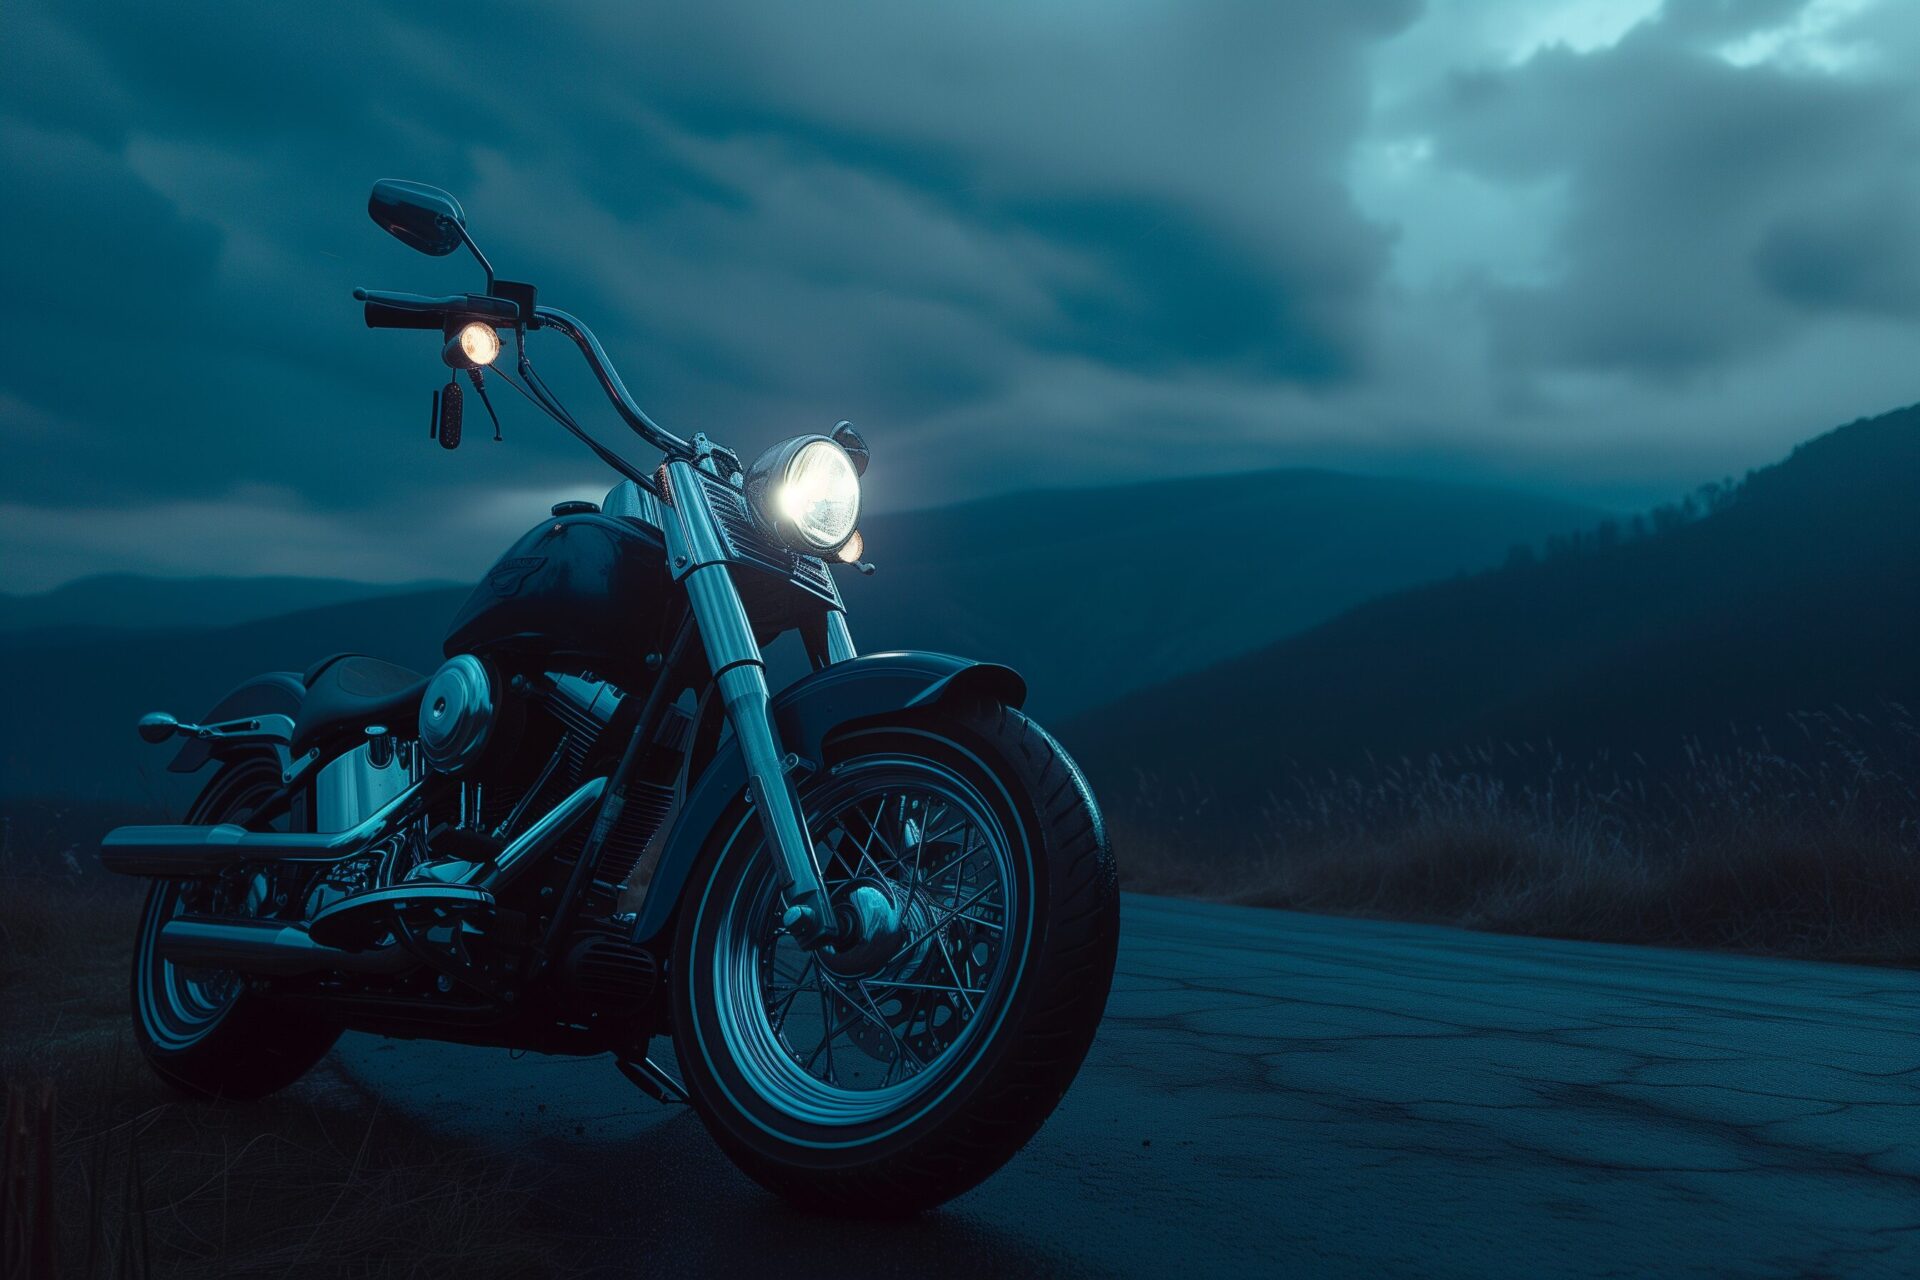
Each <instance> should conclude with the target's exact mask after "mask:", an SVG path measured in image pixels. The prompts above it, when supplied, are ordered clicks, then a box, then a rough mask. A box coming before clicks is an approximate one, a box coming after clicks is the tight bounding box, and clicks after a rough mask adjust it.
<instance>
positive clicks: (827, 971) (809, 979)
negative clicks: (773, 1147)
mask: <svg viewBox="0 0 1920 1280" xmlns="http://www.w3.org/2000/svg"><path fill="white" fill-rule="evenodd" d="M888 767H897V768H900V769H903V770H914V769H915V766H914V764H913V763H912V762H902V763H900V764H898V765H890V766H888ZM907 776H908V777H911V778H914V779H915V781H913V782H907V783H901V782H894V781H892V780H891V779H889V780H888V784H883V785H882V786H881V787H875V786H874V785H873V784H872V783H868V784H867V785H866V786H865V789H864V790H855V791H853V792H851V793H847V794H846V799H845V800H844V801H843V802H841V803H839V804H837V805H834V806H831V807H823V808H822V809H821V810H819V811H818V812H817V813H810V814H809V816H808V825H809V826H810V828H811V829H812V830H813V831H814V832H815V833H816V838H817V839H818V840H819V841H820V844H821V846H822V847H821V848H820V850H819V858H820V861H821V863H822V865H821V867H820V873H821V879H822V881H823V882H824V884H825V887H826V888H827V890H828V892H829V894H830V895H832V900H833V901H834V902H835V903H836V904H838V903H840V902H842V901H844V899H845V895H846V894H847V893H848V892H850V891H851V889H852V888H853V887H854V886H856V885H867V884H871V885H873V886H874V887H876V888H878V889H879V890H880V891H881V892H883V893H885V894H887V895H888V896H889V897H891V898H892V899H893V901H894V902H895V903H896V904H898V908H899V910H901V911H902V912H903V913H904V914H905V918H904V919H903V920H901V921H900V922H899V923H898V924H897V925H895V926H894V928H896V929H897V930H898V932H896V933H894V934H893V936H894V937H897V938H899V937H903V938H905V939H906V941H905V945H904V946H901V947H898V948H897V949H894V950H893V954H892V955H891V956H889V957H887V958H886V959H885V960H884V961H881V960H880V957H881V956H886V952H885V951H884V950H882V951H879V952H877V953H874V954H869V955H866V956H862V955H861V954H860V953H859V952H857V951H854V950H848V949H845V948H843V949H841V950H839V951H837V952H836V951H814V952H802V951H800V950H799V949H797V947H796V946H795V943H794V940H793V939H791V937H790V935H789V934H788V933H787V931H786V930H785V929H784V928H782V927H781V926H780V925H779V923H778V920H779V916H780V911H781V907H782V900H781V896H780V893H779V891H778V888H777V886H774V885H772V884H770V883H769V884H768V885H767V887H765V888H763V889H758V890H754V891H752V893H751V894H750V895H749V897H748V898H743V899H741V900H740V901H741V904H742V906H744V905H745V903H746V902H747V901H749V900H750V901H752V902H753V903H756V904H759V905H756V906H753V907H752V908H751V911H752V913H753V914H752V915H751V917H750V918H751V919H753V920H755V921H757V922H758V923H756V924H755V925H753V932H752V937H753V938H754V939H757V941H755V942H754V943H753V945H754V946H755V947H756V948H757V951H758V954H757V955H755V956H754V957H753V960H752V964H751V966H750V967H747V968H745V969H744V975H746V976H747V981H746V984H745V994H746V996H747V999H748V1000H750V1001H751V1004H750V1005H748V1006H747V1008H748V1009H749V1010H750V1011H751V1014H750V1018H749V1022H748V1023H742V1024H739V1025H740V1026H741V1027H742V1030H743V1031H744V1030H746V1029H748V1028H749V1026H757V1027H758V1028H760V1030H759V1031H758V1032H757V1035H758V1036H760V1037H762V1038H763V1039H762V1043H763V1044H766V1050H764V1051H757V1052H766V1051H771V1053H772V1054H773V1055H774V1056H773V1057H772V1058H770V1059H768V1058H763V1059H762V1061H763V1062H765V1063H767V1066H766V1068H765V1069H766V1070H767V1071H769V1072H771V1074H770V1075H768V1076H767V1078H766V1079H765V1081H764V1082H763V1083H764V1085H765V1086H766V1087H768V1088H774V1089H780V1088H787V1089H793V1090H798V1092H797V1093H795V1094H794V1095H793V1096H794V1097H795V1098H796V1100H798V1099H799V1098H802V1097H804V1096H806V1094H807V1090H809V1089H824V1090H827V1091H828V1092H829V1093H830V1094H831V1095H832V1097H833V1099H834V1101H832V1102H831V1103H826V1102H824V1101H823V1102H822V1103H820V1104H819V1105H826V1106H829V1107H831V1108H839V1107H845V1106H848V1105H851V1104H850V1103H849V1102H848V1101H847V1099H849V1098H850V1097H857V1096H860V1095H864V1094H870V1093H872V1092H874V1091H875V1090H886V1091H889V1092H890V1093H896V1092H897V1091H898V1090H900V1089H902V1088H909V1089H910V1088H914V1087H917V1085H918V1077H920V1076H921V1075H922V1074H923V1073H927V1072H929V1071H931V1070H933V1069H934V1068H935V1067H936V1066H937V1064H938V1063H939V1062H940V1061H941V1060H942V1059H943V1058H944V1057H945V1056H946V1055H947V1054H948V1053H949V1052H950V1051H951V1050H952V1049H953V1048H954V1047H955V1046H956V1045H957V1044H958V1043H960V1042H961V1040H962V1039H963V1038H965V1037H966V1036H967V1035H969V1034H970V1031H971V1028H972V1027H973V1025H974V1024H975V1022H976V1021H977V1020H978V1019H979V1018H980V1017H981V1016H982V1014H983V1013H984V1012H985V1011H986V1010H987V1009H988V1008H990V1007H991V1003H992V1001H993V999H994V998H995V997H994V995H993V992H994V991H995V989H996V985H997V984H998V983H999V982H1000V981H1001V980H1002V975H1003V974H1004V971H1005V969H1006V967H1007V966H1006V964H1005V960H1004V956H1003V954H1002V947H1001V944H1000V942H999V941H998V938H999V937H1000V936H1001V935H1002V934H1003V933H1004V931H1005V928H1006V926H1007V924H1008V923H1010V922H1008V921H1007V920H1006V917H1007V915H1008V913H1009V912H1010V911H1011V910H1012V909H1013V907H1014V905H1016V904H1015V903H1014V902H1013V896H1014V882H1013V880H1012V879H1011V866H1010V863H1009V853H1010V851H1009V850H1008V849H1007V847H1006V844H1005V842H1004V840H1002V839H1001V838H1000V837H999V835H998V834H997V833H998V830H999V828H998V826H997V825H996V824H994V823H993V822H992V821H991V820H990V819H988V818H986V817H983V816H982V814H983V812H984V811H983V810H982V808H981V807H980V803H981V802H980V801H979V800H978V797H977V796H974V797H972V798H968V793H966V792H964V791H956V790H953V789H951V788H952V786H953V782H952V780H951V779H948V778H944V777H943V778H941V779H940V780H939V781H938V782H935V783H934V784H932V785H928V784H926V783H921V782H919V781H918V780H917V779H918V774H917V772H909V773H908V774H907ZM728 971H729V970H728V968H727V966H726V964H723V965H722V966H721V969H720V972H721V973H723V974H724V973H726V972H728ZM732 971H733V972H742V970H738V969H736V970H732ZM809 993H811V994H810V995H809ZM816 1006H817V1009H818V1016H819V1027H818V1031H817V1033H816V1031H815V1029H814V1027H813V1016H812V1015H813V1011H814V1009H815V1007H816ZM769 1031H770V1032H771V1043H767V1041H766V1040H765V1039H764V1038H765V1037H767V1035H768V1033H769ZM729 1034H730V1035H732V1034H735V1033H732V1032H730V1033H729ZM816 1034H817V1039H816V1038H815V1036H816ZM780 1063H785V1064H786V1067H785V1070H786V1071H789V1072H792V1073H793V1075H792V1076H791V1077H790V1083H788V1084H781V1083H780V1079H781V1078H782V1070H781V1068H780V1067H779V1066H778V1065H777V1064H780ZM876 1081H877V1082H878V1083H876ZM804 1105H814V1104H811V1103H809V1104H804ZM874 1105H881V1103H880V1100H879V1099H877V1098H876V1099H875V1100H874ZM886 1105H888V1106H892V1105H896V1103H891V1102H890V1103H887V1104H886Z"/></svg>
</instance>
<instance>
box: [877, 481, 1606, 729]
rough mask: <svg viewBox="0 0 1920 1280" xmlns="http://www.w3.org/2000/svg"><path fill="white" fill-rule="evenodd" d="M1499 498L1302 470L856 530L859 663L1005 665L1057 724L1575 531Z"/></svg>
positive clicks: (1065, 495) (1064, 495)
mask: <svg viewBox="0 0 1920 1280" xmlns="http://www.w3.org/2000/svg"><path fill="white" fill-rule="evenodd" d="M1601 516H1602V513H1601V512H1598V511H1595V510H1593V509H1592V508H1589V507H1582V506H1578V505H1575V504H1572V503H1566V502H1560V501H1556V500H1552V499H1546V498H1540V497H1537V496H1533V495H1529V494H1524V493H1517V492H1513V491H1510V490H1503V489H1493V488H1485V487H1478V486H1471V485H1456V484H1441V483H1436V482H1432V481H1418V480H1392V479H1381V478H1377V477H1367V476H1353V475H1345V474H1341V473H1337V472H1329V471H1316V470H1288V471H1269V472H1256V473H1252V474H1247V475H1233V476H1208V477H1201V478H1198V479H1182V480H1168V481H1163V482H1159V483H1155V484H1147V485H1130V486H1125V487H1119V488H1103V489H1071V490H1056V491H1052V492H1043V493H1025V494H1018V495H1014V496H1012V497H1003V498H993V499H988V500H986V501H982V502H974V503H968V504H965V505H963V506H957V507H949V508H945V509H942V510H937V511H922V512H914V513H911V514H907V515H895V516H884V517H876V518H873V519H870V520H868V521H866V522H864V523H865V525H866V528H865V534H866V545H867V554H868V557H869V558H870V559H871V560H873V561H874V562H875V563H876V564H877V565H878V566H879V568H878V571H877V572H876V573H875V574H874V576H873V577H871V578H858V577H855V576H854V575H851V574H846V575H843V576H842V580H841V581H842V586H841V589H842V591H843V592H844V594H845V595H846V598H847V605H848V610H849V617H850V619H851V622H852V625H853V630H854V635H855V637H856V639H857V640H858V641H859V643H860V646H861V647H862V648H863V649H868V650H878V649H888V648H935V649H939V648H944V649H949V650H951V651H953V652H955V653H962V654H968V655H970V656H978V657H983V658H992V659H994V660H996V661H1000V662H1006V663H1008V664H1010V665H1012V666H1014V667H1015V668H1017V669H1018V670H1020V671H1021V672H1022V673H1024V674H1025V675H1026V677H1027V682H1028V685H1029V686H1030V687H1031V689H1032V690H1033V697H1032V702H1031V704H1030V706H1031V709H1032V710H1034V712H1035V713H1036V714H1038V715H1040V716H1042V717H1045V718H1048V719H1050V720H1051V719H1058V718H1061V717H1064V716H1067V715H1071V714H1073V713H1074V712H1076V711H1081V710H1084V709H1086V708H1089V707H1093V706H1097V705H1100V704H1101V703H1104V702H1109V701H1111V700H1113V699H1114V698H1117V697H1119V696H1120V695H1122V694H1124V693H1127V692H1129V691H1131V690H1135V689H1140V688H1144V687H1146V686H1148V685H1152V684H1155V683H1157V682H1159V681H1162V680H1166V679H1169V678H1171V677H1173V676H1175V675H1178V674H1180V673H1182V672H1186V671H1192V670H1195V669H1197V668H1200V667H1203V666H1206V665H1209V664H1211V663H1214V662H1218V661H1220V660H1222V659H1224V658H1228V657H1232V656H1234V655H1236V654H1240V653H1244V652H1246V651H1247V650H1249V649H1252V648H1255V647H1257V646H1259V645H1262V644H1266V643H1269V642H1271V641H1273V640H1275V639H1278V638H1279V637H1282V636H1286V635H1290V634H1292V633H1294V632H1297V631H1300V630H1302V629H1304V628H1306V627H1310V626H1312V625H1313V624H1315V623H1317V622H1320V621H1322V620H1324V619H1327V618H1330V617H1333V616H1334V615H1335V614H1338V613H1340V612H1341V611H1343V610H1345V609H1349V608H1351V607H1353V606H1354V605H1356V604H1359V603H1360V602H1362V601H1364V600H1367V599H1370V598H1372V597H1374V596H1377V595H1380V594H1382V593H1384V592H1388V591H1393V590H1396V589H1398V588H1401V587H1406V586H1410V585H1412V584H1414V583H1418V582H1426V581H1430V580H1432V579H1436V578H1443V577H1447V576H1449V575H1452V574H1456V573H1459V572H1461V571H1464V570H1471V569H1477V568H1482V567H1484V566H1487V565H1491V564H1497V563H1499V562H1500V560H1501V559H1502V558H1503V557H1504V556H1505V555H1506V554H1507V552H1508V550H1509V549H1510V548H1511V547H1512V546H1513V545H1514V544H1515V543H1537V542H1539V541H1541V540H1542V539H1544V538H1546V537H1548V536H1550V535H1555V534H1563V533H1566V532H1568V531H1570V530H1574V529H1578V528H1581V527H1586V526H1591V525H1592V524H1593V523H1595V522H1596V521H1598V520H1599V519H1600V518H1601Z"/></svg>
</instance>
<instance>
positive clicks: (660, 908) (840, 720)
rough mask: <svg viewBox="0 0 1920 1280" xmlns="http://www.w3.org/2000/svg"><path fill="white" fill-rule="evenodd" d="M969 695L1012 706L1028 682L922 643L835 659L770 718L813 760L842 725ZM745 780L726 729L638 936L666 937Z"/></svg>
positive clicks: (776, 704)
mask: <svg viewBox="0 0 1920 1280" xmlns="http://www.w3.org/2000/svg"><path fill="white" fill-rule="evenodd" d="M971 696H984V697H988V698H992V699H994V700H995V701H997V702H999V703H1001V704H1003V705H1005V706H1009V707H1018V706H1020V705H1021V704H1022V703H1024V702H1025V701H1026V699H1027V684H1026V681H1024V680H1022V679H1021V678H1020V675H1019V673H1018V672H1016V671H1014V670H1013V669H1012V668H1011V667H1003V666H1000V665H999V664H997V663H991V662H976V661H974V660H973V659H971V658H957V657H954V656H953V655H951V654H945V653H927V652H924V651H921V650H913V651H903V652H895V653H872V654H867V655H865V656H863V657H858V658H850V659H848V660H847V661H845V662H836V663H834V664H833V665H832V666H830V667H824V668H822V669H821V670H819V671H815V672H813V673H812V674H811V675H808V676H805V677H803V678H802V679H800V680H796V681H795V682H794V683H792V684H791V685H788V686H787V687H786V688H785V689H782V690H781V691H780V692H779V693H778V694H776V695H775V696H774V699H773V720H774V725H775V727H776V728H777V729H778V730H779V733H780V743H781V745H782V746H783V747H785V748H786V749H787V750H788V751H790V752H792V753H793V754H795V755H797V756H799V757H800V759H801V760H802V761H803V762H804V763H805V765H808V766H812V767H815V768H817V767H819V765H820V764H821V762H822V760H823V758H824V756H825V751H826V746H827V743H828V741H829V740H830V739H831V738H832V737H833V735H834V734H835V733H836V732H838V731H839V730H841V729H844V728H846V727H848V726H850V725H853V724H855V723H858V722H860V721H863V720H871V719H873V718H874V717H876V716H883V715H887V714H889V713H891V712H895V711H902V710H905V709H907V708H910V707H924V706H932V705H934V704H936V703H938V702H940V701H942V700H944V699H947V698H953V697H971ZM746 785H747V770H746V765H745V763H744V762H743V761H742V760H741V758H740V751H739V748H738V746H737V745H736V744H735V742H734V740H733V739H732V737H728V739H727V740H726V741H725V742H723V743H721V744H720V750H719V752H718V753H717V754H716V755H715V756H714V758H713V763H711V764H710V765H708V766H707V768H706V770H705V771H704V772H703V773H701V774H700V776H699V778H698V779H696V780H695V781H694V782H693V783H692V784H691V785H690V786H689V787H688V791H687V797H686V802H685V803H684V804H682V805H681V806H680V814H679V816H678V818H677V819H675V821H674V824H673V829H672V830H671V831H669V832H668V833H667V840H666V845H665V846H664V847H663V848H662V849H661V851H660V861H659V863H658V864H657V865H656V866H655V868H654V872H653V880H652V882H651V883H650V884H649V885H648V886H647V896H646V900H645V901H644V902H643V903H641V906H640V918H639V920H638V921H637V922H636V923H635V925H634V939H635V940H636V941H637V942H639V943H641V944H642V945H644V946H654V945H656V944H662V945H663V944H664V941H665V940H664V938H663V935H664V934H665V932H666V930H667V927H668V926H669V925H670V924H671V923H672V920H673V915H674V908H675V907H676V906H678V905H679V901H680V893H681V890H682V889H684V888H685V887H686V883H687V877H688V875H690V874H691V873H692V871H693V864H694V861H695V859H697V858H698V857H699V856H700V850H701V848H702V847H703V846H705V844H706V842H707V837H708V835H709V834H711V833H712V831H713V830H714V828H715V827H717V826H718V825H719V824H720V823H721V821H722V820H723V819H725V818H726V816H727V810H728V809H730V808H731V807H732V806H733V805H734V804H735V803H736V802H738V801H739V799H740V797H741V794H742V793H743V792H744V791H745V789H746Z"/></svg>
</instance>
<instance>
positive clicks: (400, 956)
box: [158, 916, 420, 977]
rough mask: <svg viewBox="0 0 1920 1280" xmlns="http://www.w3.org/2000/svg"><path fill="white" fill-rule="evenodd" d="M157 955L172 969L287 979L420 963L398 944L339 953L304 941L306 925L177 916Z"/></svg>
mask: <svg viewBox="0 0 1920 1280" xmlns="http://www.w3.org/2000/svg"><path fill="white" fill-rule="evenodd" d="M158 944H159V953H160V955H161V956H162V957H164V958H165V959H168V960H171V961H172V962H173V963H175V964H179V965H189V966H192V967H194V968H203V969H230V970H233V971H234V972H237V973H258V974H271V975H274V976H277V977H287V976H291V975H294V974H301V973H318V972H321V971H322V970H338V971H341V972H346V973H393V972H395V971H397V970H400V969H404V968H406V967H407V966H408V965H413V964H418V963H420V961H419V960H418V959H417V958H415V957H414V956H411V955H409V954H407V952H405V951H404V950H402V949H401V948H400V947H399V945H398V944H395V945H392V946H387V947H382V948H380V949H379V950H376V951H342V950H341V949H340V948H338V947H327V946H322V945H321V944H319V943H317V942H315V941H314V940H313V939H312V938H310V937H308V936H307V929H306V926H305V925H299V924H288V923H286V922H285V921H280V920H219V919H214V918H213V917H210V916H176V917H174V918H173V919H171V920H169V921H167V922H166V923H165V924H163V925H161V926H160V937H159V939H158Z"/></svg>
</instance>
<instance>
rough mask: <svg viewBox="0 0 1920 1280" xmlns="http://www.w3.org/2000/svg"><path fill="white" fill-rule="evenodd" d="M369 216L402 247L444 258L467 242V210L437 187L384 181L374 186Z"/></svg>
mask: <svg viewBox="0 0 1920 1280" xmlns="http://www.w3.org/2000/svg"><path fill="white" fill-rule="evenodd" d="M367 214H368V216H369V217H371V218H372V219H373V220H374V221H375V222H377V223H379V224H380V226H381V227H382V229H384V230H385V231H386V232H387V233H388V234H390V235H391V236H393V238H394V239H396V240H398V241H399V242H400V243H401V244H404V245H406V246H407V247H408V248H410V249H418V250H419V251H420V252H421V253H427V254H432V255H433V256H434V257H436V258H439V257H444V256H445V255H447V254H449V253H452V252H453V251H454V250H455V249H458V248H459V247H460V246H461V245H462V244H464V243H466V236H465V234H464V230H465V228H466V225H467V213H466V210H464V209H462V208H461V207H460V202H459V201H458V200H455V199H454V198H453V197H452V196H450V195H448V194H447V193H446V192H444V191H442V190H441V189H440V188H438V187H429V186H428V185H426V184H425V183H424V182H403V181H401V180H400V179H398V178H383V179H381V180H380V181H379V182H376V183H374V184H373V195H372V196H371V197H370V198H369V199H368V200H367Z"/></svg>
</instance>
